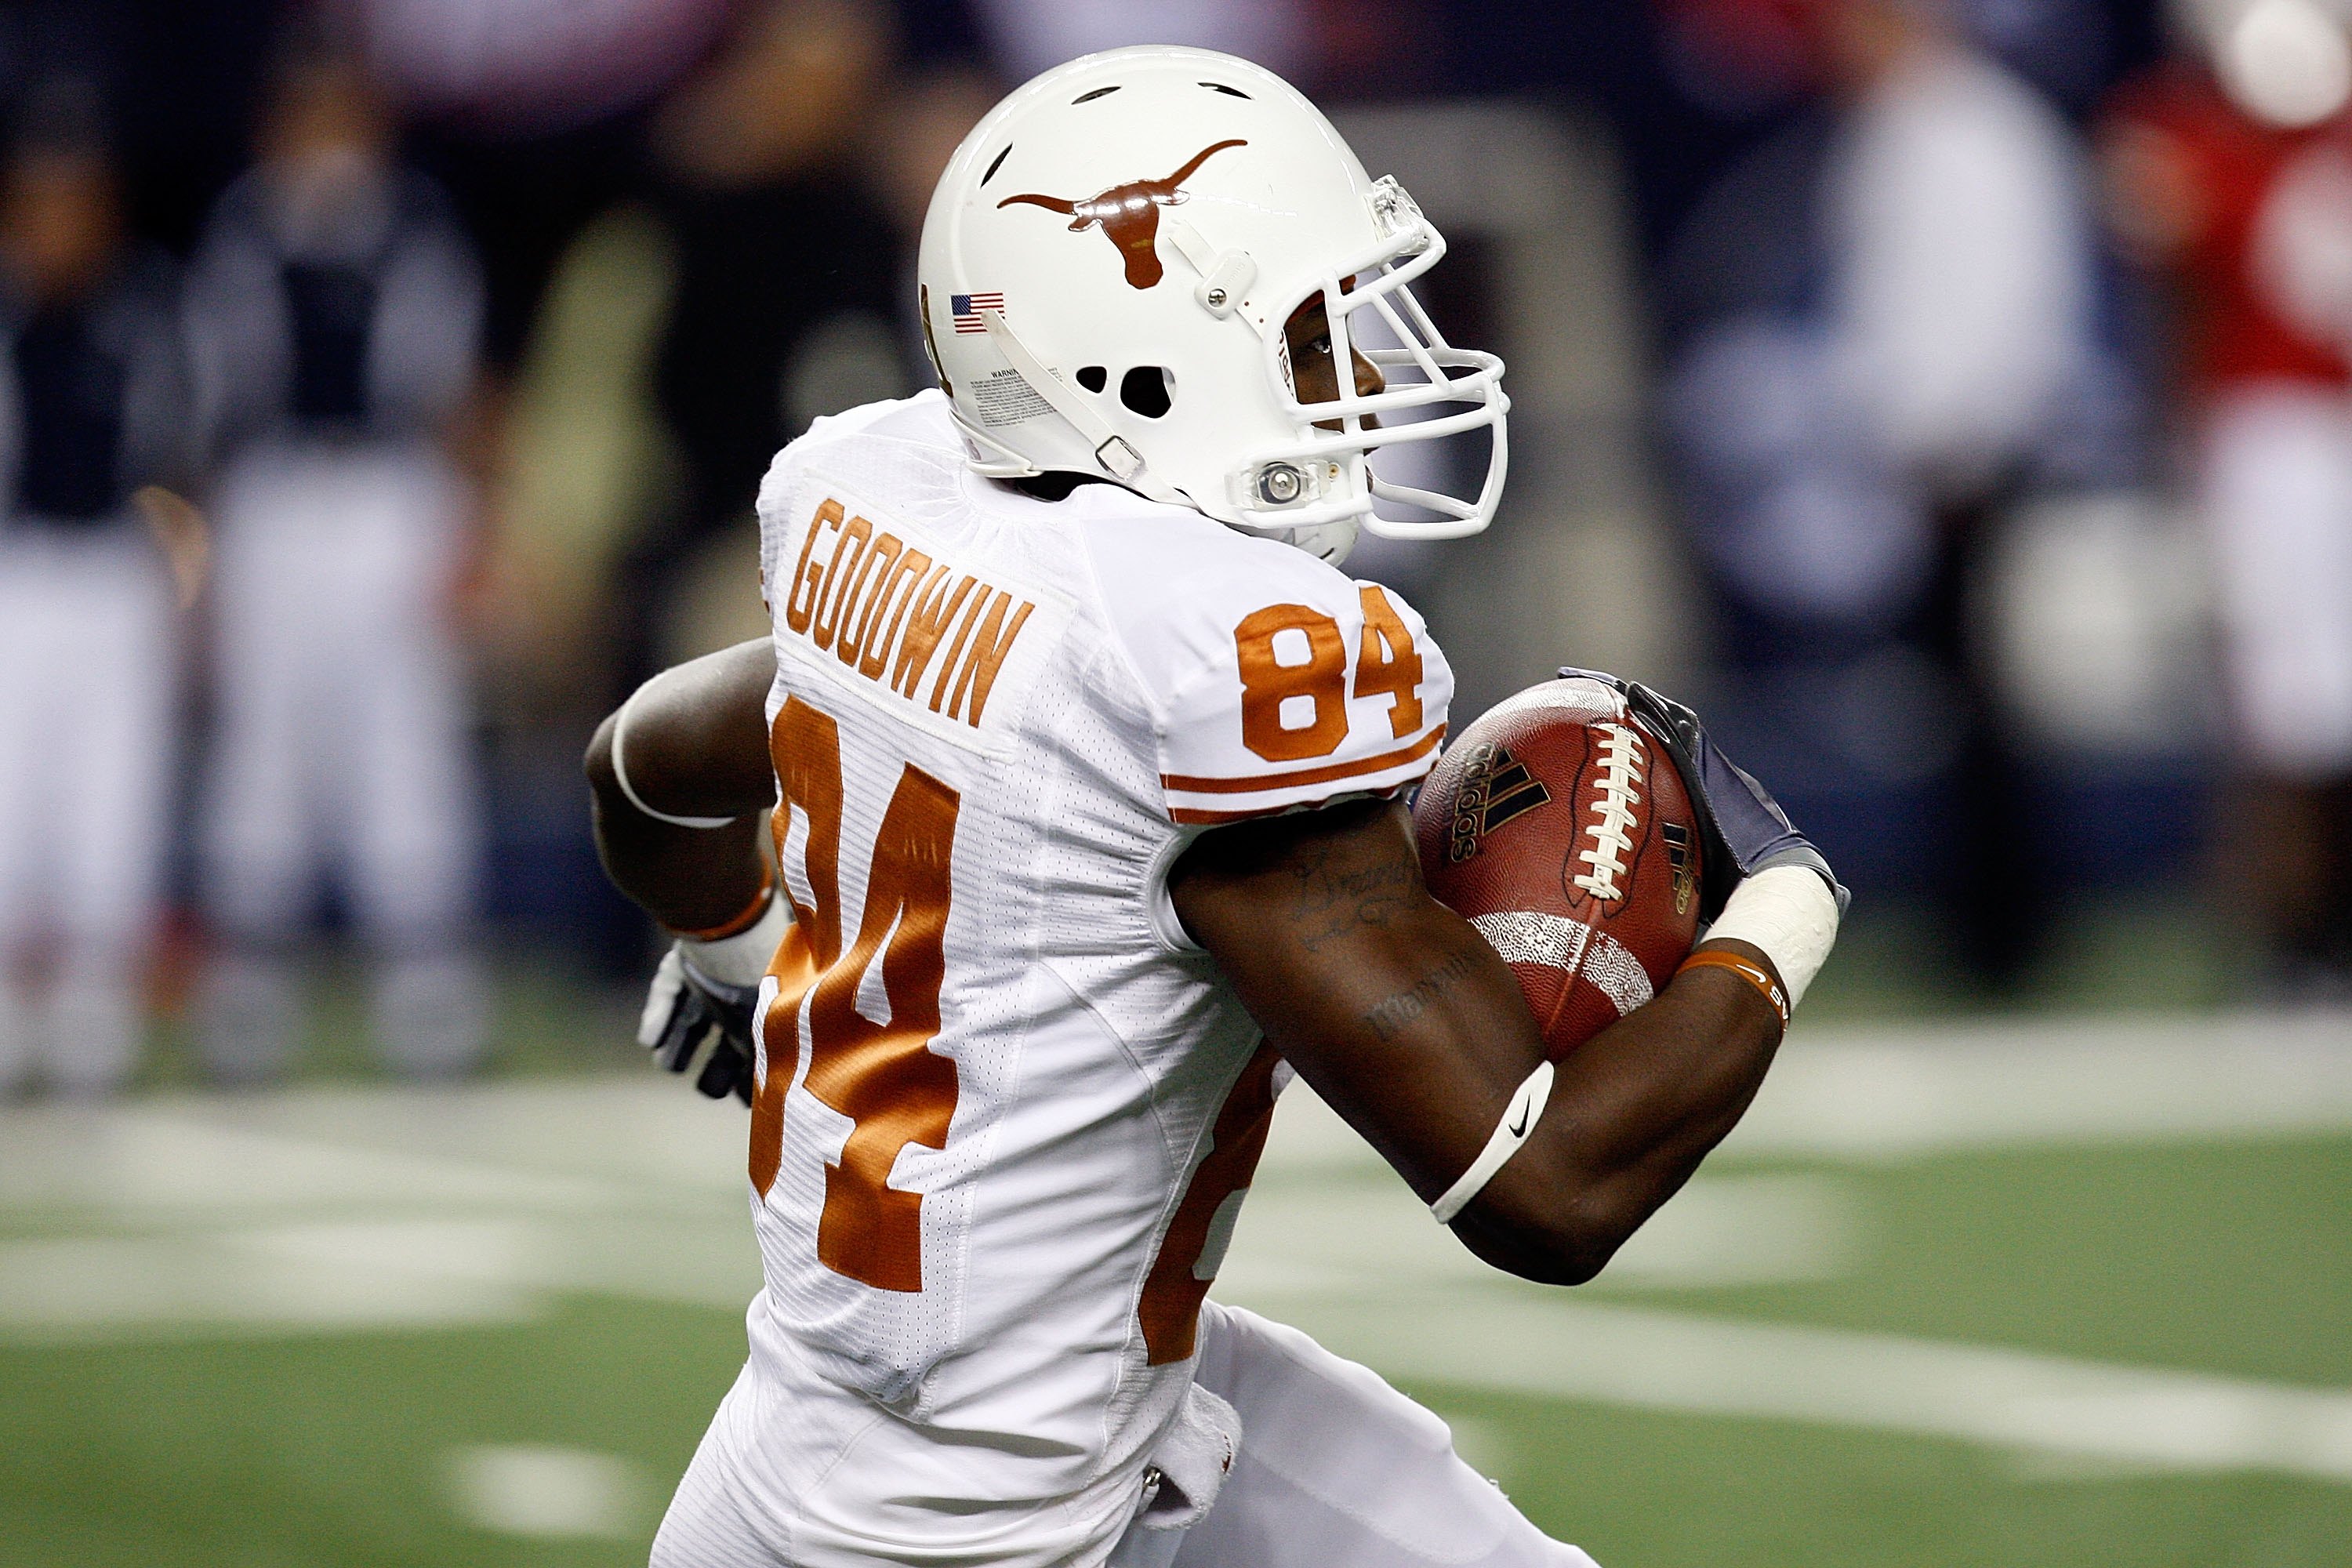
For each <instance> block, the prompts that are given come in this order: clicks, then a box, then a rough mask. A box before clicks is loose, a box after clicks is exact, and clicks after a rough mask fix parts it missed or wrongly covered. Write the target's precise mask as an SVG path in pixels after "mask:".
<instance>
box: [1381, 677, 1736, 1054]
mask: <svg viewBox="0 0 2352 1568" xmlns="http://www.w3.org/2000/svg"><path fill="white" fill-rule="evenodd" d="M1412 816H1413V832H1414V837H1415V838H1416V840H1417V842H1418V847H1419V850H1420V854H1421V867H1422V873H1423V876H1424V877H1425V878H1426V879H1427V880H1428V883H1429V888H1430V890H1431V891H1432V892H1433V893H1434V894H1435V895H1436V896H1437V898H1438V900H1440V901H1441V902H1443V903H1444V904H1445V905H1446V906H1447V907H1448V908H1450V909H1452V910H1454V911H1455V912H1457V913H1459V914H1461V915H1463V916H1464V917H1465V918H1466V919H1467V920H1468V921H1470V923H1471V924H1472V925H1474V926H1475V927H1477V928H1478V932H1479V934H1480V935H1482V936H1484V937H1485V938H1486V941H1487V942H1489V943H1491V944H1492V945H1493V946H1494V948H1495V951H1496V952H1499V953H1501V954H1502V955H1503V960H1504V962H1505V963H1508V964H1509V965H1510V966H1511V973H1513V974H1515V975H1517V977H1518V982H1519V986H1520V989H1521V990H1522V991H1524V992H1525V993H1526V994H1527V998H1528V1005H1529V1006H1530V1007H1532V1008H1533V1009H1534V1010H1535V1016H1536V1019H1537V1021H1538V1023H1539V1024H1541V1025H1542V1026H1543V1035H1544V1040H1545V1043H1546V1044H1547V1045H1548V1046H1549V1047H1550V1049H1551V1054H1552V1056H1553V1058H1555V1059H1557V1058H1559V1057H1561V1056H1563V1055H1565V1054H1566V1053H1567V1052H1569V1051H1570V1050H1573V1049H1574V1048H1575V1047H1578V1046H1580V1045H1582V1044H1583V1043H1584V1042H1585V1041H1587V1040H1589V1039H1591V1037H1593V1036H1594V1035H1596V1034H1598V1033H1600V1032H1601V1030H1602V1029H1603V1028H1605V1027H1607V1026H1609V1025H1610V1024H1612V1023H1614V1022H1615V1021H1616V1020H1617V1019H1618V1018H1621V1017H1622V1016H1624V1015H1625V1014H1627V1013H1630V1012H1632V1011H1633V1009H1634V1008H1636V1007H1638V1006H1640V1005H1642V1004H1643V1003H1644V1002H1646V1001H1648V1000H1649V999H1650V998H1651V996H1652V995H1654V994H1655V993H1656V991H1657V990H1658V988H1659V987H1660V986H1663V985H1664V984H1665V983H1666V981H1667V980H1668V979H1669V978H1670V977H1671V976H1672V975H1673V973H1674V972H1675V968H1676V966H1677V965H1679V964H1680V963H1682V961H1683V960H1684V959H1685V958H1687V957H1689V956H1690V950H1691V945H1692V943H1693V942H1694V941H1696V937H1697V932H1698V913H1699V909H1698V906H1699V885H1700V884H1699V875H1700V869H1701V868H1700V866H1699V834H1698V830H1697V825H1696V816H1695V815H1694V813H1693V811H1692V809H1691V800H1690V795H1689V793H1688V792H1687V791H1686V790H1685V788H1684V786H1683V781H1682V778H1681V776H1680V775H1679V774H1678V773H1676V772H1675V765H1674V763H1673V762H1672V760H1671V759H1670V758H1669V757H1668V756H1667V754H1666V752H1665V749H1664V747H1663V746H1661V745H1659V744H1658V743H1657V742H1656V741H1655V739H1654V737H1652V736H1651V734H1650V733H1649V732H1648V731H1645V730H1643V729H1642V728H1641V727H1640V726H1639V725H1638V724H1636V723H1635V722H1634V721H1633V719H1632V718H1631V717H1630V716H1629V715H1628V714H1627V713H1626V711H1625V709H1624V705H1623V702H1622V699H1620V698H1619V696H1618V695H1617V693H1616V692H1615V691H1613V690H1612V689H1610V688H1608V687H1607V686H1604V685H1602V684H1601V682H1599V681H1596V680H1591V679H1564V680H1552V681H1547V682H1545V683H1544V684H1543V685H1541V686H1537V687H1532V688H1530V689H1528V690H1526V691H1522V692H1520V693H1519V694H1518V695H1517V696H1516V697H1513V698H1510V699H1509V700H1507V701H1504V702H1501V703H1499V704H1497V705H1496V707H1494V708H1493V709H1491V710H1488V711H1487V712H1486V713H1485V714H1484V715H1482V716H1481V717H1480V718H1479V719H1478V720H1477V721H1475V723H1473V724H1472V725H1471V726H1470V727H1469V728H1468V729H1467V730H1465V731H1463V732H1462V736H1461V738H1460V739H1459V740H1457V741H1455V742H1454V744H1453V745H1452V746H1451V747H1449V748H1448V749H1447V750H1446V752H1445V755H1444V758H1443V759H1441V760H1440V761H1439V763H1438V764H1437V767H1436V768H1435V769H1434V770H1433V772H1432V773H1430V775H1429V779H1428V782H1427V783H1426V784H1423V786H1422V789H1421V794H1420V795H1419V797H1418V798H1417V799H1416V800H1415V801H1414V803H1413V811H1412Z"/></svg>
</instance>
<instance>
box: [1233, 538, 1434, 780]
mask: <svg viewBox="0 0 2352 1568" xmlns="http://www.w3.org/2000/svg"><path fill="white" fill-rule="evenodd" d="M1356 591H1357V593H1358V594H1359V595H1361V597H1362V601H1363V605H1364V635H1363V637H1361V638H1360V640H1359V641H1358V643H1357V646H1356V675H1355V691H1354V695H1355V696H1358V697H1386V698H1387V699H1388V700H1389V733H1390V734H1391V736H1393V737H1394V738H1395V739H1397V740H1400V741H1401V740H1402V739H1404V737H1406V736H1407V735H1410V734H1412V732H1413V731H1416V730H1418V729H1420V728H1421V721H1422V710H1421V677H1422V667H1421V651H1420V650H1419V649H1418V648H1416V647H1413V644H1412V630H1411V629H1410V628H1408V627H1407V626H1405V624H1404V617H1403V616H1400V615H1398V614H1397V612H1396V606H1395V605H1392V604H1391V603H1389V596H1388V595H1387V594H1385V593H1383V592H1382V591H1381V589H1379V588H1377V587H1375V586H1374V585H1372V584H1370V583H1365V584H1359V585H1358V587H1357V590H1356ZM1291 631H1295V632H1297V633H1299V634H1300V635H1302V636H1303V637H1305V638H1306V639H1307V659H1306V662H1304V663H1302V664H1285V663H1283V662H1281V661H1280V660H1279V659H1278V658H1276V656H1275V646H1274V639H1275V637H1276V635H1278V634H1279V633H1282V632H1291ZM1234 652H1235V654H1236V655H1238V657H1239V658H1240V661H1241V670H1242V743H1243V744H1244V745H1245V746H1247V747H1248V748H1249V749H1250V750H1251V751H1253V752H1256V753H1257V754H1258V755H1259V756H1261V757H1264V758H1265V760H1266V761H1267V762H1269V763H1296V762H1302V761H1304V760H1306V759H1307V758H1309V757H1328V756H1329V755H1330V754H1331V753H1332V752H1336V751H1338V750H1339V742H1342V741H1344V740H1346V739H1347V738H1348V698H1349V689H1348V645H1347V639H1346V638H1344V637H1341V636H1340V635H1339V622H1337V621H1335V620H1333V619H1332V618H1331V617H1330V616H1327V615H1325V614H1324V613H1323V612H1322V611H1320V610H1316V609H1310V608H1308V607H1307V605H1267V606H1266V607H1265V609H1263V610H1255V611H1253V612H1251V613H1250V614H1249V615H1248V616H1245V617H1244V619H1243V621H1242V624H1241V625H1240V626H1235V627H1234ZM1294 698H1305V699H1307V700H1308V701H1310V702H1312V703H1313V704H1314V716H1313V717H1312V718H1311V719H1310V720H1309V721H1307V723H1305V724H1303V725H1300V726H1297V727H1295V728H1294V727H1287V726H1286V725H1285V724H1284V722H1283V714H1282V706H1283V704H1284V703H1285V702H1287V701H1289V700H1292V699H1294Z"/></svg>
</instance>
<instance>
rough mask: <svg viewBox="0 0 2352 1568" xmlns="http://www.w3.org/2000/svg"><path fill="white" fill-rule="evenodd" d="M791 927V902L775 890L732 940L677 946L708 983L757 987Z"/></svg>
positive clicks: (683, 940) (684, 940)
mask: <svg viewBox="0 0 2352 1568" xmlns="http://www.w3.org/2000/svg"><path fill="white" fill-rule="evenodd" d="M792 924H793V901H792V900H790V899H788V898H786V897H784V894H783V889H781V888H779V889H777V890H776V893H775V896H774V897H773V898H772V899H770V900H769V901H768V908H767V910H766V911H765V912H764V913H762V914H761V916H760V918H759V919H758V920H756V921H752V922H751V924H750V925H749V926H747V927H745V928H744V929H743V930H741V931H737V932H736V933H735V934H734V935H733V936H722V937H719V938H717V939H716V940H714V941H711V942H703V941H700V940H698V938H695V937H690V936H682V937H679V938H678V939H677V944H678V946H679V948H680V949H681V950H683V951H684V952H686V954H687V955H688V960H689V962H691V963H693V965H694V967H695V968H697V969H698V970H700V971H702V973H705V974H707V975H709V976H710V978H711V979H713V980H723V981H725V982H726V983H727V984H730V985H744V986H751V985H757V984H760V981H761V978H763V977H764V976H765V975H766V974H767V973H768V965H769V964H771V963H774V962H775V959H776V949H778V948H779V947H782V945H783V944H784V932H786V931H789V930H791V929H792Z"/></svg>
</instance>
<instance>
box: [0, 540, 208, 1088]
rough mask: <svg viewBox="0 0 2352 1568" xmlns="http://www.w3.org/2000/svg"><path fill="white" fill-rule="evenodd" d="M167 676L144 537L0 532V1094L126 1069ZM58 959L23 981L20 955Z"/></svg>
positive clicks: (136, 1037) (170, 668)
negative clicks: (41, 953)
mask: <svg viewBox="0 0 2352 1568" xmlns="http://www.w3.org/2000/svg"><path fill="white" fill-rule="evenodd" d="M175 679H176V671H175V665H174V661H173V637H172V603H171V593H170V589H169V587H168V585H167V584H166V582H165V578H164V574H163V563H162V561H161V559H160V558H159V556H158V555H157V553H156V551H155V549H154V546H153V545H152V543H151V542H149V541H148V538H147V535H146V531H144V530H143V529H142V528H140V527H139V526H138V525H137V524H136V523H132V522H123V523H118V524H115V525H112V526H110V527H109V528H107V529H105V530H104V531H100V532H96V533H92V534H90V535H87V536H83V535H79V534H68V533H58V532H50V531H41V530H35V529H30V528H19V529H16V530H12V531H5V532H0V1091H5V1089H10V1088H13V1087H14V1086H15V1085H16V1083H17V1082H18V1081H19V1080H20V1079H23V1078H24V1077H25V1076H26V1074H27V1073H29V1072H30V1071H32V1070H33V1069H34V1068H41V1069H43V1070H45V1071H46V1073H47V1078H48V1080H49V1082H50V1083H51V1084H52V1085H53V1086H54V1087H56V1088H58V1089H61V1090H63V1091H65V1092H67V1093H70V1094H96V1093H102V1092H104V1091H105V1090H108V1089H112V1088H114V1087H116V1086H117V1085H119V1084H120V1083H121V1081H122V1080H123V1079H125V1078H127V1077H129V1076H130V1073H131V1068H133V1067H134V1066H135V1065H136V1063H137V1059H138V1055H139V1043H140V1037H141V1034H142V1028H143V1024H144V1020H143V1017H142V1009H141V1007H140V1000H139V987H140V982H141V979H142V974H141V970H142V964H143V963H144V961H145V959H146V956H147V944H148V941H149V939H150V938H151V937H152V934H153V931H154V924H155V916H156V905H157V900H158V898H159V894H160V889H161V885H162V879H163V846H164V835H165V831H166V812H167V811H168V809H169V800H170V785H171V779H172V770H173V763H174V756H173V722H172V720H173V683H174V680H175ZM41 948H47V949H48V950H49V951H51V952H54V954H55V958H56V963H55V964H54V965H53V966H47V967H49V968H50V971H51V972H50V973H49V974H48V975H47V977H46V983H45V984H39V985H37V986H35V987H31V988H27V987H25V986H23V985H22V984H20V982H21V981H22V980H23V979H24V978H25V975H24V973H23V966H24V963H25V960H26V957H27V955H28V952H29V951H32V950H37V949H41Z"/></svg>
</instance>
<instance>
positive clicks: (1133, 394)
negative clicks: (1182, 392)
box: [1118, 364, 1176, 419]
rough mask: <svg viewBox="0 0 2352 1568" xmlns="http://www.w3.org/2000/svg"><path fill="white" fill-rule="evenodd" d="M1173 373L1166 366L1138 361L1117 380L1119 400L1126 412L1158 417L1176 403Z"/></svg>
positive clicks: (1151, 417) (1148, 417)
mask: <svg viewBox="0 0 2352 1568" xmlns="http://www.w3.org/2000/svg"><path fill="white" fill-rule="evenodd" d="M1175 394H1176V373H1175V372H1173V371H1171V370H1170V369H1169V368H1168V367H1167V366H1166V365H1160V364H1139V365H1137V366H1136V367H1135V368H1134V369H1133V370H1130V371H1129V372H1128V373H1127V374H1125V375H1123V376H1121V377H1119V380H1118V400H1119V402H1121V403H1123V404H1125V405H1127V407H1128V409H1129V412H1131V413H1135V414H1140V415H1142V416H1144V417H1145V418H1146V419H1157V418H1160V416H1162V415H1164V414H1166V413H1167V412H1168V410H1169V408H1170V406H1171V405H1172V404H1173V403H1174V402H1175Z"/></svg>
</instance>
